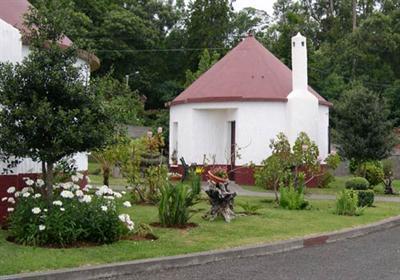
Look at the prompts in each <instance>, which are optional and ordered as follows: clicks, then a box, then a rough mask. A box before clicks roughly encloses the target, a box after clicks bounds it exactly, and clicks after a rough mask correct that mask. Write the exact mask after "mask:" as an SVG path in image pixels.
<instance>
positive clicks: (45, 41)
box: [0, 1, 112, 201]
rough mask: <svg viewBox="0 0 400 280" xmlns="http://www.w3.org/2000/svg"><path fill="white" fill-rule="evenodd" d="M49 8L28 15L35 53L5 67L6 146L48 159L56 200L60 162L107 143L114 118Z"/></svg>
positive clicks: (45, 167)
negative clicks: (64, 41)
mask: <svg viewBox="0 0 400 280" xmlns="http://www.w3.org/2000/svg"><path fill="white" fill-rule="evenodd" d="M44 3H45V2H40V3H38V4H42V5H44ZM46 3H47V4H49V3H50V4H51V5H53V6H54V5H57V1H51V2H46ZM60 8H61V7H60ZM46 11H47V10H46V9H45V8H43V7H42V9H39V10H35V9H31V10H30V13H29V15H28V16H27V26H28V27H29V28H30V29H29V30H30V32H29V34H28V35H29V40H30V42H31V46H30V47H31V53H30V54H29V56H28V57H27V58H26V59H24V61H23V62H22V63H18V64H16V65H11V64H1V66H0V104H2V106H3V108H2V110H1V111H0V124H1V125H0V149H1V150H2V151H3V152H4V153H5V154H7V155H10V156H11V155H12V156H16V157H30V158H32V159H33V160H35V161H40V162H42V173H43V178H44V180H45V183H46V188H47V195H48V199H49V201H51V198H52V183H53V179H54V178H53V175H54V165H55V164H56V163H57V162H58V161H60V160H61V159H63V158H64V157H67V156H69V155H71V154H74V153H77V152H84V151H88V150H90V149H93V148H97V147H100V146H102V145H103V144H104V143H105V141H106V139H107V137H108V136H109V135H110V133H111V131H112V123H111V119H110V118H109V116H108V115H107V113H106V111H105V108H104V107H103V103H102V101H101V99H99V97H98V95H97V94H96V92H94V91H93V88H92V87H91V85H90V84H89V83H87V81H84V80H83V79H82V75H81V70H82V69H79V68H78V67H77V66H76V65H75V63H76V52H75V50H74V48H68V49H63V48H61V47H60V46H59V43H58V42H59V40H60V39H61V38H62V36H63V35H62V33H61V32H60V30H62V26H63V24H62V19H61V18H60V15H59V14H58V13H55V14H52V13H46Z"/></svg>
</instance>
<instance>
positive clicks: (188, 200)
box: [158, 184, 193, 227]
mask: <svg viewBox="0 0 400 280" xmlns="http://www.w3.org/2000/svg"><path fill="white" fill-rule="evenodd" d="M192 198H193V193H192V191H191V189H190V188H189V186H188V185H186V184H177V185H173V184H167V185H166V186H165V187H163V188H162V189H161V199H160V202H159V206H158V217H159V220H160V224H161V225H162V226H164V227H173V226H184V225H186V224H187V223H188V221H189V219H190V213H189V207H190V206H191V204H192Z"/></svg>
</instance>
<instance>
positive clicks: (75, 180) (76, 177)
mask: <svg viewBox="0 0 400 280" xmlns="http://www.w3.org/2000/svg"><path fill="white" fill-rule="evenodd" d="M71 180H72V182H75V183H77V182H79V177H78V176H76V175H72V176H71Z"/></svg>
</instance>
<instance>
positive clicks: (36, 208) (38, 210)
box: [32, 207, 42, 215]
mask: <svg viewBox="0 0 400 280" xmlns="http://www.w3.org/2000/svg"><path fill="white" fill-rule="evenodd" d="M40 212H42V210H40V208H39V207H35V208H32V213H33V214H35V215H37V214H40Z"/></svg>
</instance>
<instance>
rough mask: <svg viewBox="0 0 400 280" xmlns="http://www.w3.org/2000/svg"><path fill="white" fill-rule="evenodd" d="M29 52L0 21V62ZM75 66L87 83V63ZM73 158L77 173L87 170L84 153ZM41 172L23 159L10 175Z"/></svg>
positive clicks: (18, 36)
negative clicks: (80, 70) (78, 68)
mask: <svg viewBox="0 0 400 280" xmlns="http://www.w3.org/2000/svg"><path fill="white" fill-rule="evenodd" d="M29 52H30V51H29V46H26V45H22V42H21V34H20V32H19V31H18V30H17V29H16V28H14V27H13V26H11V25H9V24H7V23H6V22H4V21H3V20H1V19H0V61H1V62H11V63H17V62H21V61H22V59H23V58H24V57H26V56H28V55H29ZM76 65H77V67H81V69H82V79H83V80H84V81H88V79H89V77H90V67H89V65H88V63H87V62H85V61H83V60H82V59H78V61H77V63H76ZM73 158H74V160H75V162H76V167H77V169H78V170H79V171H85V170H87V169H88V156H87V154H86V153H78V154H76V155H74V157H73ZM5 167H6V164H4V163H2V162H0V174H1V173H2V170H3V168H5ZM41 170H42V167H41V164H40V163H38V162H34V161H32V160H31V159H23V161H22V162H21V163H20V164H19V165H18V166H17V167H16V168H13V169H12V171H13V173H12V174H21V173H39V172H41Z"/></svg>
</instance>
